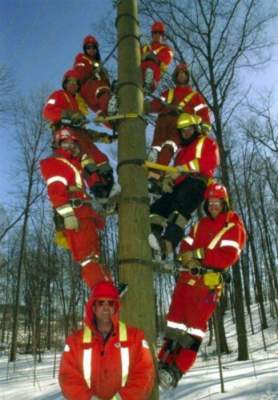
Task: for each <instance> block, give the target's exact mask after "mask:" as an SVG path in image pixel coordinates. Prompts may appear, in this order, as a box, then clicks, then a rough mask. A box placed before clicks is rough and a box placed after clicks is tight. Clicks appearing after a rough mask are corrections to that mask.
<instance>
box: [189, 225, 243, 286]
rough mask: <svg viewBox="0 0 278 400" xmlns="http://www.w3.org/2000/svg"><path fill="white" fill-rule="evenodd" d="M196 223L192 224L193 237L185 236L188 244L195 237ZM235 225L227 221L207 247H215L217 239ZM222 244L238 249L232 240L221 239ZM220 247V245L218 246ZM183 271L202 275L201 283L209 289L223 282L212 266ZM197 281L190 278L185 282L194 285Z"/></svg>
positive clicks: (218, 272) (219, 273) (220, 275)
mask: <svg viewBox="0 0 278 400" xmlns="http://www.w3.org/2000/svg"><path fill="white" fill-rule="evenodd" d="M198 225H199V223H197V224H195V225H194V228H193V238H192V237H187V238H186V239H185V241H186V242H187V243H189V244H190V245H192V244H193V242H194V239H195V237H196V233H197V230H198ZM234 226H235V223H234V222H229V223H228V224H227V225H226V226H224V227H223V228H222V229H221V230H220V231H219V232H218V233H217V234H216V235H215V237H214V238H213V239H212V240H211V241H210V243H209V245H208V246H207V248H208V249H209V250H213V249H215V247H216V245H217V244H218V243H219V241H220V240H221V239H222V237H223V236H224V235H225V233H226V232H228V231H229V230H230V229H232V228H233V227H234ZM223 242H224V243H223V245H230V246H232V247H235V248H236V249H237V250H239V245H238V243H237V242H235V241H233V240H227V241H223ZM220 247H221V246H220ZM183 271H188V272H190V273H191V275H195V276H201V275H202V276H203V283H204V285H205V286H207V287H208V288H209V289H210V290H215V289H221V287H222V283H223V277H222V273H221V271H215V270H214V269H212V268H204V267H201V266H200V267H195V268H183ZM224 272H225V271H224ZM196 282H197V281H196V280H195V279H190V280H189V281H188V282H187V283H188V284H189V285H190V286H194V285H195V283H196Z"/></svg>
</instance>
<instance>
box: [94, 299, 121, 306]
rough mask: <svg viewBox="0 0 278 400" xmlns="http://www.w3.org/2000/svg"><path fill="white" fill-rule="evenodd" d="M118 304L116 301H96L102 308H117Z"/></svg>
mask: <svg viewBox="0 0 278 400" xmlns="http://www.w3.org/2000/svg"><path fill="white" fill-rule="evenodd" d="M115 304H116V302H115V301H114V300H96V305H97V306H98V307H102V306H104V305H108V306H109V307H113V306H115Z"/></svg>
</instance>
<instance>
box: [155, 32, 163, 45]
mask: <svg viewBox="0 0 278 400" xmlns="http://www.w3.org/2000/svg"><path fill="white" fill-rule="evenodd" d="M163 36H164V35H163V33H162V32H153V33H152V41H153V42H155V43H161V42H162V39H163Z"/></svg>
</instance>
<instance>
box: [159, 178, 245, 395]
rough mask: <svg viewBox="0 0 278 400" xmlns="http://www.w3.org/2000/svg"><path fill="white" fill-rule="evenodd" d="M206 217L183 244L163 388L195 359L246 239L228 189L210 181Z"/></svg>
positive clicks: (163, 359) (163, 355)
mask: <svg viewBox="0 0 278 400" xmlns="http://www.w3.org/2000/svg"><path fill="white" fill-rule="evenodd" d="M204 209H205V212H206V213H207V216H206V217H204V218H202V219H201V220H200V221H199V222H198V223H197V224H196V225H194V226H193V228H192V229H191V231H190V233H189V235H188V236H186V237H185V239H184V240H183V241H182V243H181V247H180V260H181V263H182V269H181V270H182V272H180V276H179V279H178V281H177V284H176V287H175V290H174V293H173V296H172V302H171V305H170V309H169V312H168V315H167V320H166V331H165V343H164V345H163V347H162V349H161V351H160V353H159V356H158V358H159V378H160V384H161V386H163V387H164V388H172V387H175V386H176V385H177V383H178V381H179V379H180V378H181V377H182V375H183V374H184V373H185V372H187V371H188V370H189V369H190V368H191V367H192V365H193V364H194V362H195V360H196V357H197V352H198V349H199V347H200V345H201V342H202V339H203V337H204V336H205V333H206V331H207V323H208V320H209V319H210V317H211V316H212V314H213V312H214V310H215V309H216V306H217V301H218V300H219V298H220V295H221V291H222V289H223V286H224V281H225V280H226V279H225V277H227V272H226V270H227V269H228V268H229V267H230V266H232V265H234V264H235V263H236V262H237V261H238V259H239V256H240V253H241V250H242V249H243V247H244V245H245V243H246V232H245V228H244V225H243V222H242V220H241V218H240V217H239V215H238V214H237V213H236V212H235V211H231V210H229V200H228V195H227V190H226V188H225V187H224V186H223V185H220V184H219V183H213V184H211V185H209V186H208V188H207V190H206V192H205V203H204Z"/></svg>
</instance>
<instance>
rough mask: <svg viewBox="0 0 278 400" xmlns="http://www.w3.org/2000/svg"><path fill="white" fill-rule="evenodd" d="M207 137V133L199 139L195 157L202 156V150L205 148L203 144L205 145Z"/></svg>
mask: <svg viewBox="0 0 278 400" xmlns="http://www.w3.org/2000/svg"><path fill="white" fill-rule="evenodd" d="M206 138H207V137H206V136H205V135H203V136H202V137H201V138H200V139H199V141H198V143H197V146H196V153H195V157H196V158H201V155H202V150H203V146H204V142H205V140H206Z"/></svg>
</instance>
